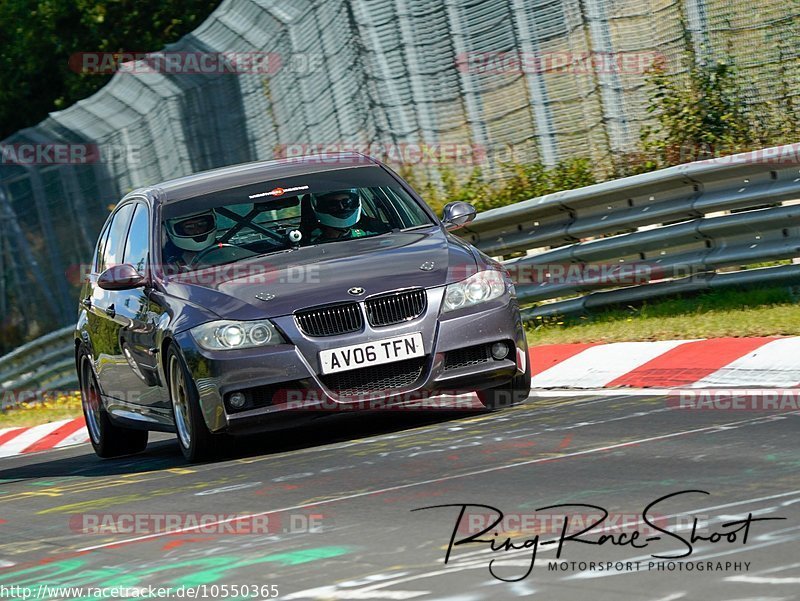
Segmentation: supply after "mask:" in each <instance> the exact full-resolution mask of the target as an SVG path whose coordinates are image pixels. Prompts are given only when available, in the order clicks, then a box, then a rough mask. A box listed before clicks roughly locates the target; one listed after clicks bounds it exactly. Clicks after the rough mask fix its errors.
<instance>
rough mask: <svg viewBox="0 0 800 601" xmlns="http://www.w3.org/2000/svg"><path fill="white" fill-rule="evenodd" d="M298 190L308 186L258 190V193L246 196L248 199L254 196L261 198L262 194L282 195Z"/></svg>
mask: <svg viewBox="0 0 800 601" xmlns="http://www.w3.org/2000/svg"><path fill="white" fill-rule="evenodd" d="M300 190H308V186H295V187H294V188H273V189H272V190H270V191H269V192H260V193H258V194H251V195H250V196H248V198H249V199H250V200H252V199H254V198H261V197H263V196H283V195H284V194H286V193H287V192H298V191H300Z"/></svg>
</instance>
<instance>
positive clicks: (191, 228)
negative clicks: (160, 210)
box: [172, 213, 216, 238]
mask: <svg viewBox="0 0 800 601" xmlns="http://www.w3.org/2000/svg"><path fill="white" fill-rule="evenodd" d="M215 227H216V223H215V219H214V215H212V214H211V213H205V214H204V215H195V216H193V217H187V218H185V219H180V220H177V221H175V222H173V224H172V229H173V230H175V234H176V235H178V236H181V237H182V238H196V237H198V236H205V235H206V234H208V233H210V232H211V231H212V230H214V228H215Z"/></svg>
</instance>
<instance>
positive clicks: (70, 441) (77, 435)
mask: <svg viewBox="0 0 800 601" xmlns="http://www.w3.org/2000/svg"><path fill="white" fill-rule="evenodd" d="M84 442H89V431H88V430H87V429H86V427H85V426H84V427H83V428H80V429H79V430H77V431H76V432H73V433H72V434H70V435H69V436H67V437H66V438H65V439H64V440H62V441H61V442H59V443H58V444H57V445H56V446H54V447H53V448H54V449H61V448H64V447H71V446H73V445H76V444H81V443H84ZM50 450H52V449H50Z"/></svg>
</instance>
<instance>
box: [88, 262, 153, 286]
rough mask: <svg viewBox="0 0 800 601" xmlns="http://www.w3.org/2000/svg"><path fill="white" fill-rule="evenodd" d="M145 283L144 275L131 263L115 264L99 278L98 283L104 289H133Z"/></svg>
mask: <svg viewBox="0 0 800 601" xmlns="http://www.w3.org/2000/svg"><path fill="white" fill-rule="evenodd" d="M143 284H144V276H143V275H142V274H141V273H139V272H138V271H136V268H135V267H134V266H133V265H131V264H130V263H122V264H121V265H114V266H112V267H109V268H108V269H106V270H105V271H104V272H103V273H101V274H100V277H99V278H97V285H98V286H100V287H101V288H102V289H103V290H131V289H133V288H138V287H139V286H141V285H143Z"/></svg>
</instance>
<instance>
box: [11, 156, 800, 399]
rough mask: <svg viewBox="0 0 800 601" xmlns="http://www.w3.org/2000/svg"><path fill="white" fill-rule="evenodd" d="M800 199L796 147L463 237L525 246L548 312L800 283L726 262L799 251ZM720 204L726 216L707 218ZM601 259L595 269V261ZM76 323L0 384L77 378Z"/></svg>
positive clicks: (527, 210) (528, 214) (588, 195)
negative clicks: (797, 202)
mask: <svg viewBox="0 0 800 601" xmlns="http://www.w3.org/2000/svg"><path fill="white" fill-rule="evenodd" d="M798 199H800V144H797V145H790V146H781V147H777V148H768V149H764V150H760V151H757V152H753V153H744V154H740V155H735V156H733V157H724V158H720V159H714V160H710V161H702V162H697V163H690V164H687V165H681V166H678V167H671V168H669V169H663V170H661V171H655V172H652V173H646V174H642V175H637V176H633V177H627V178H623V179H619V180H614V181H609V182H604V183H602V184H596V185H594V186H588V187H586V188H580V189H578V190H568V191H565V192H559V193H556V194H549V195H547V196H543V197H541V198H533V199H531V200H527V201H523V202H520V203H517V204H514V205H511V206H508V207H503V208H500V209H494V210H491V211H487V212H485V213H482V214H481V215H479V216H478V218H477V219H476V220H475V221H474V222H472V223H471V224H470V225H469V226H468V227H467V228H465V229H464V230H462V231H461V235H462V236H463V237H465V238H467V239H469V240H470V241H471V242H472V243H473V244H475V245H477V246H478V247H479V248H480V249H481V250H483V251H484V252H486V253H488V254H491V255H493V256H501V257H502V256H508V255H511V254H514V253H518V252H520V251H526V252H527V256H524V257H520V258H512V259H508V260H506V261H505V262H504V263H505V265H506V266H507V267H508V268H509V269H510V270H511V271H512V273H513V274H515V275H516V279H517V291H518V294H519V298H520V300H521V302H522V304H523V305H531V304H533V303H539V302H541V301H548V300H553V299H557V300H555V302H549V303H543V304H539V305H538V306H533V307H529V308H527V309H526V310H525V311H524V315H525V317H527V318H533V317H541V316H553V315H561V314H569V313H575V312H582V311H590V310H592V309H593V308H597V307H602V306H606V305H610V304H617V303H630V302H635V301H640V300H645V299H649V298H654V297H657V296H661V295H666V294H674V293H678V292H690V291H699V290H706V289H711V288H717V287H724V286H745V285H761V284H768V283H782V282H792V281H800V265H779V266H776V267H763V268H758V269H744V270H738V271H722V270H729V269H731V268H736V267H741V266H746V265H752V264H757V263H762V262H767V261H776V260H782V259H793V258H797V257H800V205H793V204H789V205H786V206H782V203H784V202H786V201H794V200H798ZM720 212H731V213H730V214H722V215H720V214H717V215H712V214H713V213H720ZM620 232H624V233H620ZM590 237H598V238H596V239H592V240H585V239H586V238H590ZM536 249H539V250H538V252H537V251H536ZM597 266H601V267H602V270H601V271H602V272H603V273H602V274H600V275H599V276H598V275H596V273H597V270H596V269H595V270H594V271H591V270H590V269H589V268H593V267H597ZM556 271H558V272H559V277H554V274H555V272H556ZM590 271H591V274H590ZM571 274H577V277H573V276H571ZM631 278H632V279H631ZM71 332H72V329H71V327H68V328H64V329H63V330H59V331H57V332H53V333H52V334H49V335H47V336H44V337H42V338H39V339H38V340H35V341H33V342H30V343H28V344H26V345H24V346H22V347H20V348H19V349H17V350H16V351H14V352H12V353H10V354H8V355H6V356H4V357H0V391H2V390H4V389H5V390H10V389H11V390H18V389H21V388H23V387H27V388H31V387H38V388H39V389H41V390H47V389H49V388H56V387H74V386H75V384H76V379H75V376H74V365H73V363H72V362H73V358H72V342H71V338H72V334H71Z"/></svg>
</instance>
